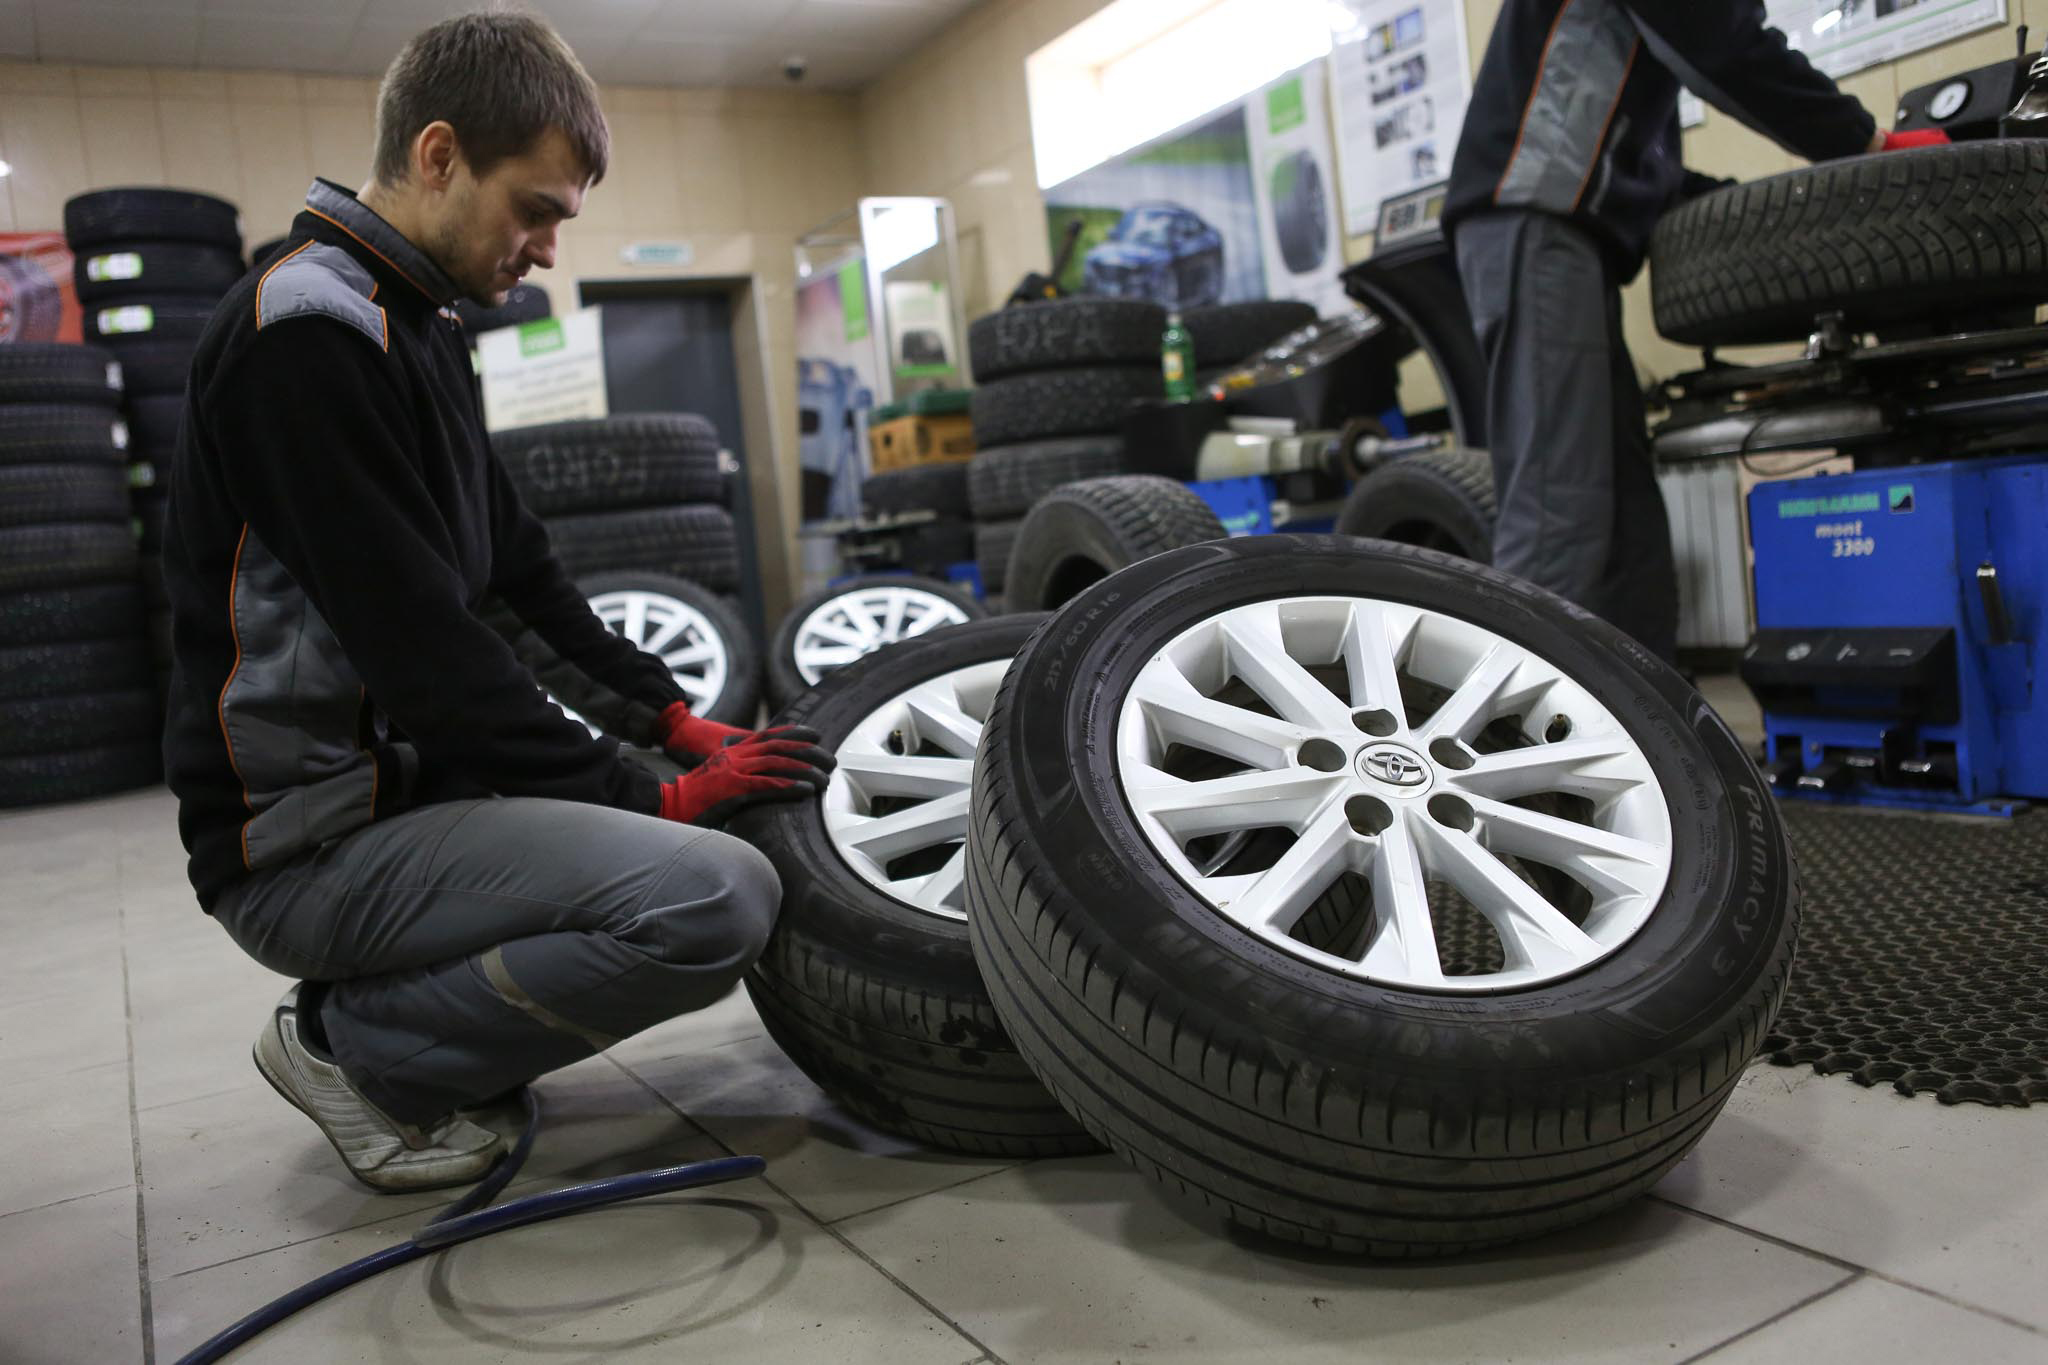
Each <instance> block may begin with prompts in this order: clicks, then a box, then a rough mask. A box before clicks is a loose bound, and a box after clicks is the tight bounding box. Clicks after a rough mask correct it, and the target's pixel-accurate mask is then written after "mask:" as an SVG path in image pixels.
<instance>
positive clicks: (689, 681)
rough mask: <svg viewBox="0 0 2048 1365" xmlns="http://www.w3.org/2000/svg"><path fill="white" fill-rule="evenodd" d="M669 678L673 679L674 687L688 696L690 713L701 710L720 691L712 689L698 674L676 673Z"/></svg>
mask: <svg viewBox="0 0 2048 1365" xmlns="http://www.w3.org/2000/svg"><path fill="white" fill-rule="evenodd" d="M671 676H672V677H674V678H675V680H676V686H677V687H680V688H682V689H683V691H684V692H685V693H687V694H688V695H689V699H690V709H691V710H692V711H699V710H702V709H703V707H704V705H705V704H706V703H707V702H709V701H711V700H712V699H713V698H715V697H717V695H718V694H719V692H720V691H721V690H722V689H720V688H716V687H713V686H712V685H711V683H710V682H709V681H708V680H707V679H706V678H705V677H704V676H703V675H702V674H700V673H676V674H672V675H671Z"/></svg>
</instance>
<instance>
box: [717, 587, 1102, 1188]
mask: <svg viewBox="0 0 2048 1365" xmlns="http://www.w3.org/2000/svg"><path fill="white" fill-rule="evenodd" d="M1042 619H1043V618H1042V617H1023V616H1010V617H1003V618H1000V619H997V620H989V621H973V622H969V623H967V624H965V625H958V626H947V627H945V628H943V629H940V630H936V631H933V632H932V633H931V634H930V635H927V636H923V637H921V638H919V639H916V640H913V641H907V642H905V643H903V644H900V645H898V646H896V647H895V648H893V649H888V650H884V651H882V652H881V653H878V654H870V655H868V656H867V657H866V658H864V659H861V660H860V661H858V662H857V663H854V664H851V665H849V666H847V667H846V668H842V669H840V670H838V671H837V672H835V673H833V674H832V675H831V676H830V677H828V678H826V679H825V680H824V681H823V682H822V683H820V684H819V685H818V686H817V687H816V688H814V689H812V690H811V691H809V692H806V693H805V694H804V695H803V696H802V697H800V698H798V700H797V701H796V702H795V704H794V705H792V706H791V707H789V709H787V710H786V711H784V712H783V713H782V716H781V717H780V719H781V720H783V721H784V722H788V723H794V724H802V725H809V726H812V727H814V728H816V729H817V730H818V731H819V732H820V734H821V735H822V736H823V743H824V746H825V747H826V748H827V749H830V750H832V751H833V752H834V754H835V755H836V756H837V758H838V760H839V766H838V768H837V769H836V770H835V771H834V773H833V775H832V784H831V786H829V787H828V788H827V789H826V791H825V795H824V798H823V799H822V800H821V801H802V802H795V803H791V804H787V805H777V806H771V807H763V808H761V809H759V810H756V811H751V812H748V813H747V814H745V815H743V816H742V817H740V818H739V819H738V820H736V821H734V823H733V827H732V832H733V833H736V834H738V835H739V836H740V837H741V838H743V839H745V840H746V841H747V842H748V843H750V844H752V845H753V846H754V847H756V848H758V849H760V850H761V851H762V852H763V853H766V854H767V855H768V857H769V860H770V861H772V862H773V863H774V864H775V869H776V871H777V872H778V873H779V874H780V875H781V878H782V911H781V915H780V918H779V919H778V921H777V923H776V930H775V936H774V937H773V938H772V939H770V940H769V943H768V950H767V952H766V953H765V954H763V956H762V958H761V960H760V961H759V962H758V963H756V964H755V966H754V968H753V970H752V971H750V972H749V973H748V974H747V977H746V984H747V994H748V995H750V996H752V997H753V1000H754V1005H755V1007H756V1008H757V1009H758V1010H759V1011H760V1013H761V1019H762V1022H763V1023H765V1024H766V1025H767V1026H768V1032H769V1033H770V1034H771V1035H772V1036H773V1037H774V1038H775V1040H776V1042H777V1043H779V1044H780V1045H781V1046H782V1049H783V1051H784V1052H786V1053H788V1054H789V1057H790V1059H791V1060H792V1061H794V1062H795V1063H796V1064H797V1065H798V1066H799V1067H801V1068H803V1070H804V1072H805V1074H807V1075H808V1076H810V1077H811V1079H812V1080H814V1081H816V1082H817V1083H818V1084H819V1085H820V1086H821V1087H822V1088H824V1089H825V1090H826V1091H827V1092H829V1093H830V1094H831V1095H833V1096H834V1097H835V1098H836V1099H838V1101H839V1102H840V1103H841V1104H842V1105H844V1106H845V1107H846V1108H847V1109H849V1110H851V1111H852V1112H853V1113H855V1114H857V1115H859V1116H860V1117H861V1118H863V1119H865V1120H867V1121H868V1122H869V1123H872V1124H874V1125H875V1126H877V1127H880V1128H885V1129H888V1130H890V1131H892V1132H897V1133H902V1134H904V1135H906V1136H909V1137H912V1138H915V1139H917V1140H919V1141H921V1142H927V1143H931V1144H933V1145H935V1146H940V1147H947V1148H952V1149H954V1150H958V1151H965V1152H976V1153H981V1154H1000V1155H1007V1156H1047V1155H1053V1154H1056V1153H1061V1152H1074V1151H1091V1150H1094V1148H1095V1145H1096V1144H1095V1143H1094V1142H1093V1141H1092V1140H1091V1139H1090V1138H1089V1137H1088V1136H1087V1135H1086V1134H1085V1133H1084V1132H1083V1131H1082V1130H1081V1128H1080V1126H1079V1125H1077V1124H1076V1123H1075V1122H1074V1121H1073V1119H1071V1118H1069V1117H1068V1116H1067V1114H1066V1112H1065V1111H1064V1110H1062V1109H1061V1108H1060V1107H1059V1105H1058V1104H1057V1103H1056V1102H1055V1101H1054V1100H1053V1098H1052V1096H1051V1095H1050V1094H1048V1093H1047V1092H1046V1089H1045V1087H1044V1086H1042V1085H1040V1084H1039V1083H1038V1081H1037V1080H1036V1079H1035V1078H1034V1077H1033V1076H1032V1074H1031V1071H1030V1069H1029V1068H1028V1067H1026V1066H1025V1064H1024V1061H1023V1059H1022V1058H1021V1057H1019V1056H1018V1055H1017V1052H1016V1049H1015V1048H1014V1047H1012V1046H1011V1044H1010V1041H1009V1039H1008V1038H1007V1037H1006V1036H1005V1035H1004V1033H1003V1030H1002V1026H1001V1025H1000V1024H999V1023H998V1022H997V1020H996V1017H995V1013H994V1011H993V1009H992V1008H991V1007H990V1005H989V1001H988V992H987V991H986V990H985V989H984V988H983V987H982V984H981V976H980V973H979V972H977V971H976V969H975V966H974V956H973V954H972V952H971V951H970V950H969V948H968V946H967V906H966V901H965V899H964V890H963V885H962V881H961V877H962V868H963V866H964V863H965V859H966V852H965V850H964V848H963V847H962V844H961V840H962V839H963V837H964V836H965V834H966V829H967V805H968V792H969V787H970V786H971V783H972V777H973V769H974V751H975V744H976V742H977V740H978V739H979V738H980V733H981V717H982V716H983V715H985V714H986V713H987V710H988V705H989V702H990V701H991V700H992V699H993V698H994V696H995V691H996V685H997V684H998V683H999V682H1000V681H1001V680H1002V675H1003V671H1004V670H1005V669H1006V668H1008V667H1009V663H1010V659H1011V657H1012V656H1013V655H1014V654H1015V653H1016V652H1017V650H1018V649H1019V648H1021V647H1022V646H1023V644H1024V641H1025V640H1026V639H1027V638H1028V637H1029V636H1030V634H1031V632H1032V631H1033V630H1034V629H1036V628H1037V626H1038V625H1039V623H1040V621H1041V620H1042Z"/></svg>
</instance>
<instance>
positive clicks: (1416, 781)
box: [1360, 744, 1429, 787]
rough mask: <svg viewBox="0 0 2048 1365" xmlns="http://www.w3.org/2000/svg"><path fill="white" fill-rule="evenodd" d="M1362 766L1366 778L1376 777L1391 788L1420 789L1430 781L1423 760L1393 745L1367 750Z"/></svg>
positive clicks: (1361, 762) (1361, 761)
mask: <svg viewBox="0 0 2048 1365" xmlns="http://www.w3.org/2000/svg"><path fill="white" fill-rule="evenodd" d="M1360 766H1361V767H1363V768H1364V769H1365V773H1366V776H1368V777H1376V778H1378V779H1379V780H1380V781H1382V782H1385V783H1387V784H1388V785H1390V786H1395V787H1419V786H1421V785H1422V784H1423V783H1424V782H1426V781H1428V780H1429V769H1428V768H1426V767H1424V766H1423V763H1422V760H1421V759H1419V758H1417V757H1416V756H1415V755H1414V754H1411V753H1409V752H1408V751H1407V750H1406V749H1401V748H1396V747H1395V746H1394V745H1391V744H1386V745H1381V746H1379V747H1377V748H1372V749H1367V750H1366V751H1365V754H1364V756H1363V758H1362V759H1361V760H1360Z"/></svg>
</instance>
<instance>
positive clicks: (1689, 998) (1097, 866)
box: [967, 536, 1799, 1256]
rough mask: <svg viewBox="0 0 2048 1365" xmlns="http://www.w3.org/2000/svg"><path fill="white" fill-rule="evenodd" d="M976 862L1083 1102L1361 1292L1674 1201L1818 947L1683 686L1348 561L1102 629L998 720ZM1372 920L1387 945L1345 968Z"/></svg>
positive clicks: (1210, 1198)
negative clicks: (1356, 895) (1371, 1263)
mask: <svg viewBox="0 0 2048 1365" xmlns="http://www.w3.org/2000/svg"><path fill="white" fill-rule="evenodd" d="M1219 764H1220V765H1222V766H1221V768H1220V770H1219V768H1218V766H1217V765H1219ZM1194 765H1206V766H1201V767H1194ZM1191 768H1192V769H1193V770H1192V771H1191ZM968 838H969V843H968V850H969V852H968V865H967V876H968V900H969V904H971V905H972V906H973V907H974V910H975V913H974V915H973V916H972V917H971V919H970V920H969V934H970V937H971V940H972V943H973V947H974V952H975V958H976V960H977V961H978V962H979V963H980V965H981V968H982V975H983V978H984V980H985V981H986V982H987V983H988V986H989V990H990V995H991V998H992V999H993V1000H994V1002H995V1005H996V1011H997V1014H998V1015H999V1016H1000V1017H1001V1019H1002V1021H1003V1024H1004V1027H1005V1028H1006V1029H1007V1031H1008V1033H1009V1036H1010V1037H1011V1038H1012V1039H1013V1040H1014V1042H1015V1043H1016V1045H1017V1048H1018V1050H1019V1051H1020V1052H1022V1053H1023V1054H1024V1056H1025V1058H1026V1060H1027V1061H1029V1062H1030V1063H1031V1065H1032V1067H1033V1069H1034V1070H1036V1071H1037V1072H1038V1074H1039V1076H1040V1077H1041V1078H1042V1079H1044V1080H1045V1081H1046V1083H1047V1085H1048V1087H1049V1088H1050V1089H1051V1090H1052V1091H1053V1093H1054V1094H1055V1095H1057V1096H1058V1097H1059V1098H1060V1100H1061V1102H1062V1103H1063V1104H1065V1105H1066V1106H1067V1108H1068V1109H1069V1110H1070V1111H1072V1112H1073V1113H1074V1114H1075V1115H1076V1116H1077V1117H1078V1118H1080V1119H1081V1120H1082V1122H1083V1123H1084V1124H1085V1125H1086V1126H1087V1127H1088V1129H1089V1130H1090V1131H1091V1132H1093V1133H1095V1134H1096V1135H1097V1136H1099V1137H1101V1138H1103V1139H1104V1140H1105V1141H1106V1142H1107V1143H1109V1145H1111V1146H1112V1147H1114V1148H1115V1149H1116V1150H1117V1151H1118V1152H1120V1153H1121V1154H1123V1155H1124V1156H1125V1157H1126V1158H1128V1159H1129V1160H1130V1161H1131V1162H1132V1163H1133V1164H1134V1165H1136V1166H1137V1167H1138V1168H1139V1169H1141V1170H1144V1171H1146V1172H1148V1173H1150V1174H1152V1175H1154V1176H1155V1177H1157V1178H1159V1179H1160V1180H1162V1181H1163V1182H1165V1183H1166V1184H1168V1185H1169V1186H1171V1187H1173V1188H1176V1189H1178V1190H1181V1191H1183V1192H1185V1193H1186V1194H1188V1195H1191V1196H1192V1197H1193V1198H1195V1199H1197V1200H1200V1201H1202V1202H1204V1203H1206V1204H1207V1205H1208V1206H1209V1207H1210V1208H1212V1209H1214V1210H1216V1211H1219V1212H1221V1213H1222V1214H1224V1215H1225V1216H1226V1217H1228V1218H1229V1219H1231V1220H1233V1221H1235V1222H1237V1223H1239V1224H1241V1225H1244V1226H1246V1227H1249V1228H1252V1229H1256V1230H1260V1231H1262V1232H1264V1233H1266V1234H1270V1235H1272V1236H1275V1237H1278V1238H1282V1239H1286V1240H1289V1241H1292V1242H1297V1243H1302V1244H1306V1245H1309V1246H1313V1247H1319V1248H1327V1249H1330V1250H1334V1251H1339V1252H1344V1253H1354V1254H1356V1253H1365V1254H1375V1255H1386V1256H1430V1255H1441V1254H1448V1253H1451V1252H1454V1251H1458V1250H1463V1249H1467V1248H1471V1247H1478V1246H1484V1245H1489V1244H1494V1243H1500V1242H1506V1241H1511V1240H1515V1239H1518V1238H1523V1237H1529V1236H1533V1235H1536V1234H1539V1233H1543V1232H1547V1231H1550V1230H1553V1229H1556V1228H1561V1227H1565V1226H1568V1225H1570V1224H1573V1223H1577V1222H1580V1221H1582V1220H1584V1219H1587V1218H1591V1217H1593V1216H1595V1215H1597V1214H1599V1213H1601V1212H1603V1211H1606V1210H1608V1209H1611V1208H1614V1207H1617V1206H1618V1205H1621V1204H1623V1203H1625V1202H1627V1201H1628V1200H1630V1199H1633V1198H1634V1197H1636V1196H1637V1195H1639V1194H1641V1193H1643V1192H1644V1191H1646V1190H1648V1189H1649V1188H1650V1187H1651V1186H1652V1185H1654V1184H1655V1183H1656V1182H1657V1180H1659V1179H1660V1178H1661V1177H1662V1176H1663V1175H1664V1174H1665V1173H1667V1172H1668V1171H1670V1170H1671V1168H1672V1167H1673V1166H1675V1165H1676V1164H1677V1163H1678V1162H1679V1160H1680V1159H1681V1158H1683V1157H1684V1156H1685V1154H1686V1153H1687V1152H1688V1151H1690V1150H1691V1149H1692V1147H1693V1145H1694V1144H1695V1143H1696V1142H1698V1140H1699V1138H1700V1136H1701V1134H1702V1133H1704V1132H1705V1130H1706V1128H1707V1125H1708V1124H1709V1123H1711V1122H1712V1120H1713V1119H1714V1117H1715V1115H1716V1114H1717V1113H1719V1111H1720V1109H1721V1107H1722V1105H1723V1104H1724V1103H1725V1102H1726V1101H1727V1098H1728V1096H1729V1094H1730V1092H1731V1091H1732V1089H1733V1088H1734V1086H1735V1084H1736V1082H1737V1080H1738V1079H1739V1078H1740V1076H1741V1074H1742V1071H1743V1068H1744V1066H1745V1065H1746V1064H1747V1062H1748V1060H1749V1059H1750V1057H1751V1056H1752V1055H1753V1054H1754V1053H1755V1050H1756V1048H1757V1045H1758V1043H1759V1042H1760V1041H1761V1039H1762V1038H1763V1036H1764V1034H1765V1032H1766V1031H1767V1030H1768V1028H1769V1026H1770V1023H1771V1020H1772V1018H1773V1016H1775V1014H1776V1013H1777V1010H1778V1007H1779V1005H1780V1003H1781V1002H1782V1000H1783V996H1784V991H1785V985H1786V980H1787V975H1788V972H1789V970H1790V967H1791V962H1792V951H1793V943H1794V938H1795V935H1796V930H1797V926H1798V919H1799V891H1798V885H1797V880H1796V876H1795V873H1794V869H1793V865H1792V861H1791V855H1790V850H1789V848H1788V846H1787V843H1786V839H1785V831H1784V826H1783V824H1782V822H1781V820H1780V817H1779V814H1778V811H1777V808H1776V806H1775V804H1774V802H1773V799H1772V796H1771V794H1770V791H1769V788H1768V787H1767V785H1766V784H1765V782H1764V781H1763V779H1762V777H1761V776H1760V775H1759V774H1758V772H1757V770H1756V768H1755V766H1754V765H1753V764H1752V763H1751V762H1750V760H1749V759H1748V757H1747V756H1746V754H1745V752H1744V750H1743V748H1742V745H1741V744H1740V743H1739V742H1738V741H1737V740H1736V739H1735V737H1734V736H1733V735H1732V734H1731V733H1729V731H1728V729H1727V727H1726V726H1725V725H1724V724H1723V723H1722V721H1721V720H1720V719H1719V718H1718V717H1717V716H1716V715H1715V714H1714V712H1713V710H1712V709H1711V708H1710V707H1708V706H1707V705H1706V704H1705V703H1704V702H1703V701H1702V700H1701V699H1700V697H1699V695H1698V694H1697V693H1696V692H1694V691H1693V690H1692V689H1691V688H1690V687H1688V686H1687V685H1686V684H1685V682H1684V681H1683V679H1681V678H1680V677H1679V676H1678V675H1677V673H1675V672H1673V671H1672V670H1671V669H1669V668H1667V667H1665V666H1664V665H1663V664H1661V663H1660V662H1658V661H1657V660H1656V659H1655V658H1653V657H1652V656H1650V655H1649V654H1648V653H1647V651H1645V650H1643V649H1642V648H1640V647H1639V646H1637V645H1636V644H1635V643H1634V642H1633V641H1631V640H1630V639H1629V638H1628V637H1627V636H1625V635H1623V634H1622V633H1621V632H1620V631H1617V630H1615V629H1613V628H1612V627H1610V626H1608V625H1606V624H1605V623H1603V622H1601V621H1599V620H1598V619H1596V618H1595V617H1593V616H1591V615H1590V614H1588V613H1586V612H1584V611H1581V610H1579V609H1577V608H1575V607H1573V606H1572V605H1571V604H1569V603H1567V602H1566V601H1564V600H1563V599H1561V598H1558V597H1554V596H1552V595H1550V594H1548V593H1545V592H1543V591H1541V590H1539V589H1537V588H1535V587H1532V586H1531V585H1529V584H1526V583H1523V582H1521V581H1520V580H1518V579H1514V578H1510V577H1508V576H1507V575H1504V574H1500V573H1497V572H1495V571H1493V570H1491V569H1488V568H1484V567H1482V566H1478V565H1474V564H1471V563H1468V562H1465V561H1462V560H1457V559H1453V558H1451V557H1450V556H1447V555H1441V554H1437V553H1434V552H1431V551H1427V550H1419V549H1413V548H1410V547H1406V546H1396V545H1392V544H1388V543H1386V542H1376V541H1360V540H1354V539H1351V538H1348V537H1341V536H1258V537H1250V538H1246V539H1240V540H1232V541H1227V542H1223V543H1220V544H1212V545H1202V546H1196V547H1194V548H1191V549H1186V550H1181V551H1177V552H1174V553H1172V554H1167V555H1161V556H1159V557H1157V558H1154V559H1151V560H1148V561H1146V562H1144V563H1142V564H1138V565H1136V566H1134V567H1132V568H1130V569H1127V570H1125V571H1124V572H1122V573H1120V574H1117V575H1116V576H1114V577H1113V578H1110V579H1107V580H1104V581H1103V582H1101V583H1099V584H1096V585H1095V586H1094V587H1093V588H1091V589H1090V590H1088V591H1087V592H1084V593H1082V594H1081V595H1080V596H1078V597H1076V598H1075V599H1074V600H1073V601H1071V602H1069V603H1068V604H1067V606H1066V607H1065V608H1064V609H1062V610H1061V612H1060V613H1059V614H1058V615H1057V616H1056V617H1055V618H1054V620H1053V622H1052V623H1051V624H1050V625H1049V626H1048V627H1046V628H1045V629H1044V630H1043V631H1042V632H1040V633H1039V634H1038V635H1037V636H1035V637H1034V638H1033V640H1032V642H1031V643H1030V644H1029V645H1027V646H1026V647H1025V649H1024V650H1023V651H1022V652H1021V653H1020V654H1019V655H1018V658H1017V661H1016V663H1015V665H1014V666H1013V667H1012V669H1011V671H1010V673H1009V674H1008V676H1007V677H1006V679H1005V681H1004V685H1003V687H1002V689H1001V691H1000V692H999V693H998V694H997V697H996V701H995V704H994V706H993V707H992V708H991V711H990V714H989V717H988V720H987V722H986V725H985V729H984V735H983V740H982V745H981V749H980V751H979V762H978V765H977V769H976V774H975V789H974V801H973V809H972V817H971V825H970V829H969V836H968ZM1346 886H1348V887H1350V888H1351V889H1352V890H1353V891H1354V892H1360V893H1363V913H1361V914H1358V915H1355V916H1335V917H1332V916H1322V917H1320V918H1319V919H1318V920H1317V922H1316V923H1315V925H1314V926H1313V927H1312V928H1305V927H1304V926H1305V924H1306V923H1307V921H1308V920H1309V918H1310V917H1309V916H1308V915H1307V914H1306V911H1307V910H1308V909H1309V908H1310V907H1312V906H1316V905H1319V904H1320V903H1321V901H1322V899H1323V898H1324V897H1326V896H1327V895H1328V893H1329V892H1330V891H1331V890H1332V889H1333V888H1341V887H1346Z"/></svg>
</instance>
